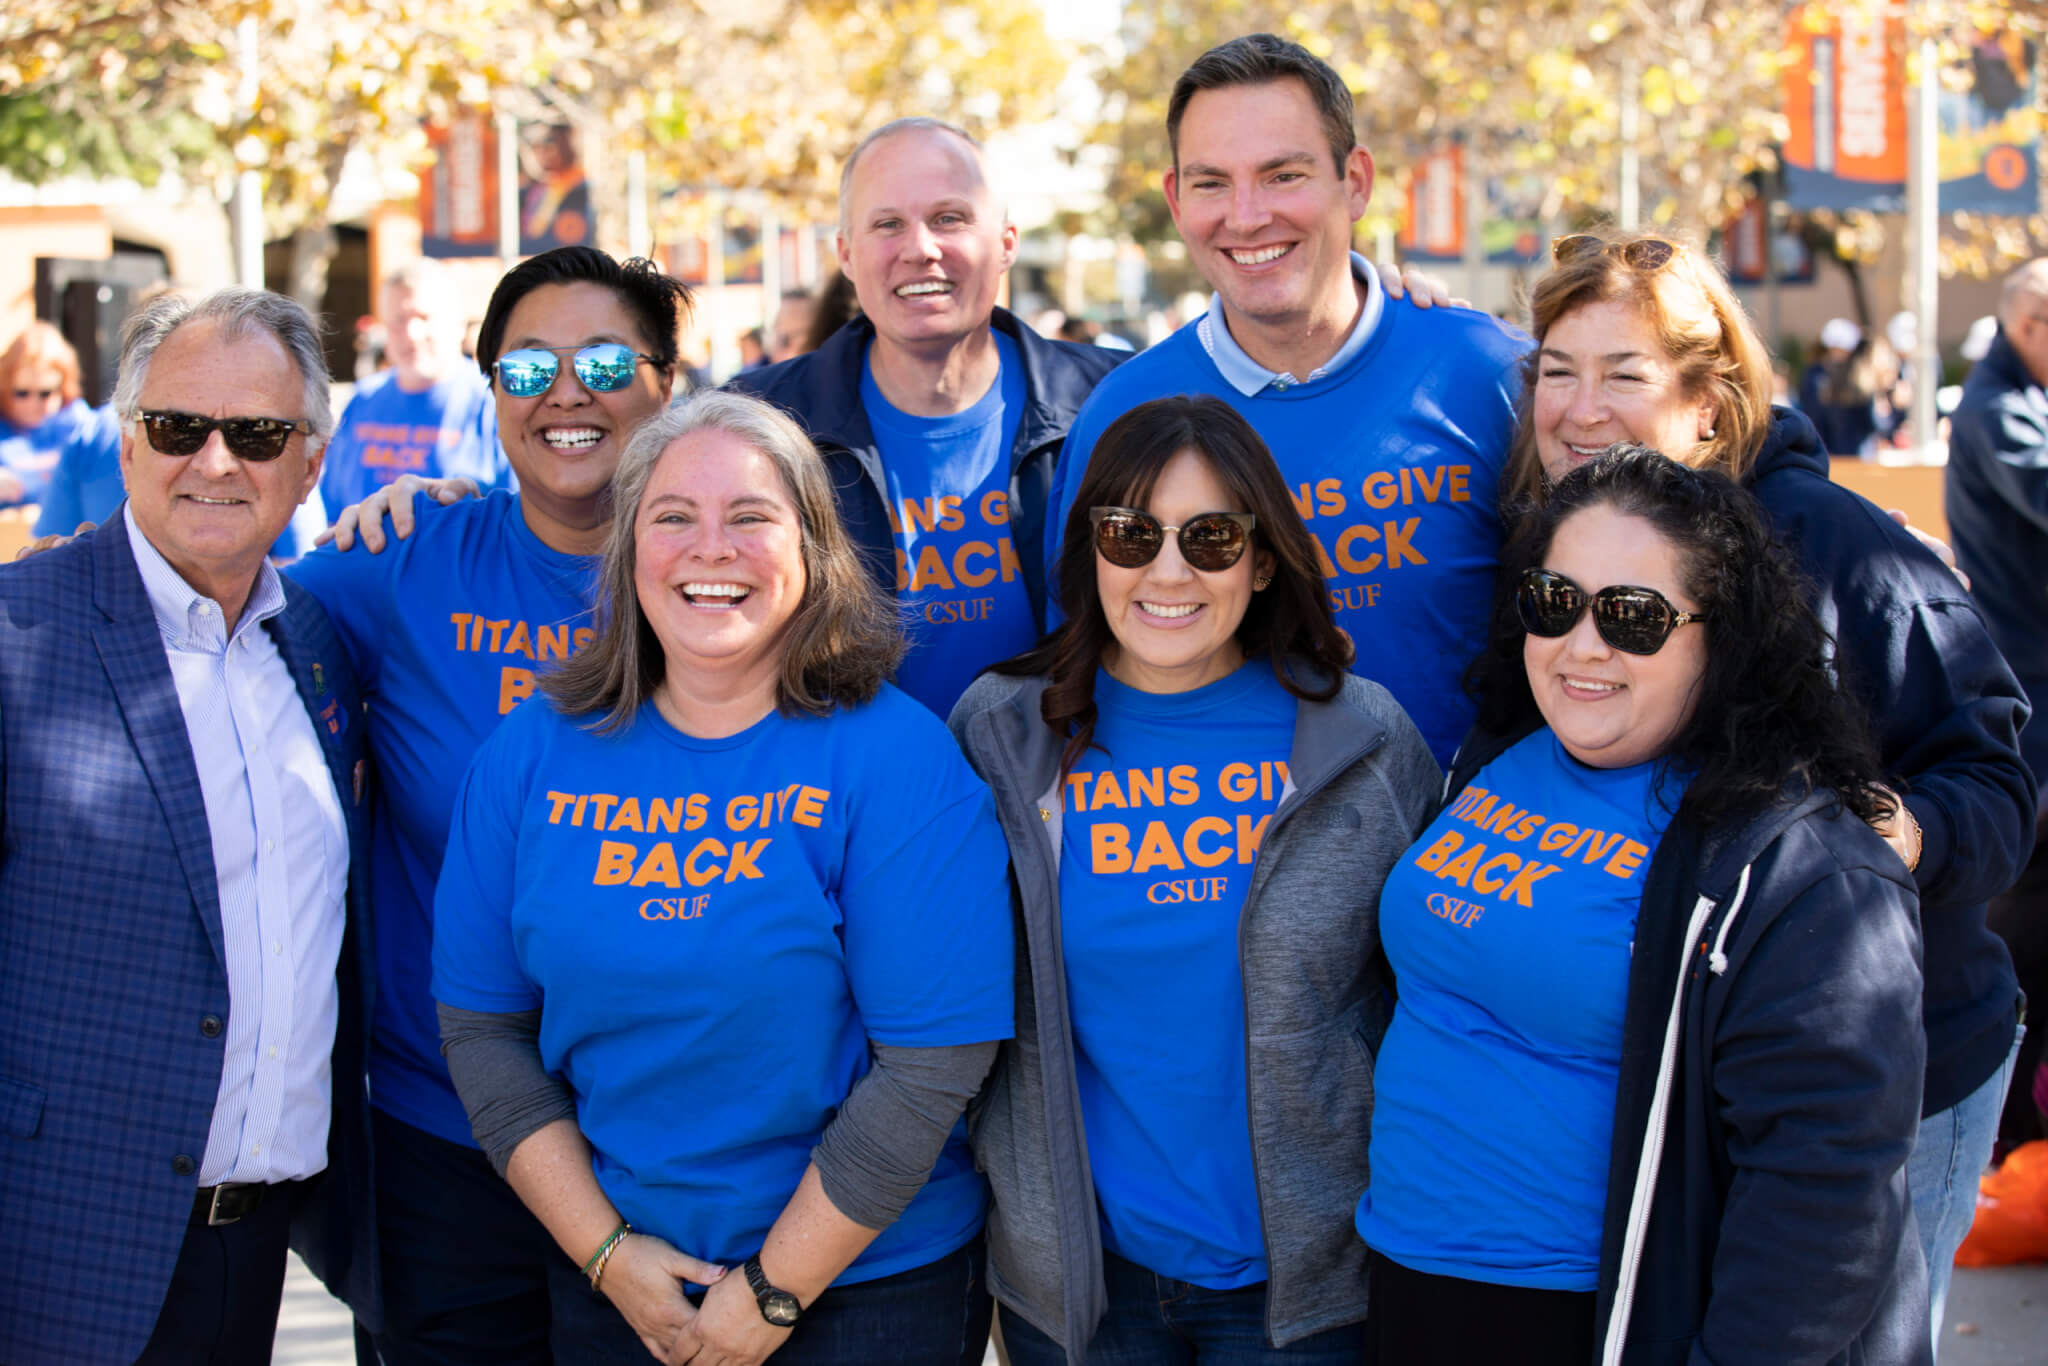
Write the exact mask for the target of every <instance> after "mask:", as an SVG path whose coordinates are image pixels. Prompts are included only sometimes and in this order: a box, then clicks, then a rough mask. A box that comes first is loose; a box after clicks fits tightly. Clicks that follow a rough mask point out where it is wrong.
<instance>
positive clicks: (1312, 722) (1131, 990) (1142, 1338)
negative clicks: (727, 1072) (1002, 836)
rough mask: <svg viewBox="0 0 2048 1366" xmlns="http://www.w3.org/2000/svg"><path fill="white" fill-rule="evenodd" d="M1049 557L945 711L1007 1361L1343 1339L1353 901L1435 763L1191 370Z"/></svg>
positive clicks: (1350, 1189) (1363, 1090)
mask: <svg viewBox="0 0 2048 1366" xmlns="http://www.w3.org/2000/svg"><path fill="white" fill-rule="evenodd" d="M1058 578H1059V583H1060V591H1061V595H1062V607H1063V609H1064V612H1065V622H1064V624H1063V625H1062V626H1061V627H1060V629H1059V630H1058V631H1057V632H1055V633H1054V634H1053V635H1052V636H1050V637H1048V638H1047V639H1046V640H1045V641H1044V642H1043V643H1042V644H1041V645H1040V646H1039V647H1038V648H1037V649H1035V650H1033V651H1031V652H1030V653H1028V654H1026V655H1024V656H1022V657H1021V658H1018V659H1016V660H1013V661H1011V662H1009V663H1007V664H1004V665H1001V666H998V668H997V669H996V670H994V671H993V672H992V673H990V674H986V675H984V676H983V677H982V678H981V679H980V680H979V681H978V682H977V683H976V684H975V685H974V687H973V688H972V689H970V690H969V691H968V693H967V695H966V696H965V697H964V698H962V700H961V702H960V704H959V705H958V707H956V708H955V710H954V712H953V718H952V725H953V729H954V733H955V734H956V735H957V736H958V737H959V738H960V740H961V743H962V745H963V747H964V748H965V750H966V752H967V755H968V758H969V760H970V762H972V763H973V764H974V765H975V767H976V769H977V770H978V771H979V772H980V773H981V774H982V775H983V776H984V777H985V778H986V779H987V780H988V782H989V784H990V786H991V787H992V788H993V789H994V792H995V795H996V803H997V809H998V811H999V813H1000V814H1001V816H1002V818H1003V826H1004V830H1005V832H1006V833H1007V835H1008V837H1009V842H1010V858H1011V863H1012V867H1013V870H1014V871H1013V901H1014V906H1015V912H1016V916H1017V921H1018V925H1019V927H1020V929H1019V932H1020V934H1021V938H1020V940H1019V957H1018V964H1017V1026H1018V1028H1017V1037H1016V1040H1015V1042H1014V1043H1011V1044H1006V1045H1004V1048H1003V1050H1002V1054H1001V1056H1000V1060H999V1062H998V1064H997V1068H996V1071H995V1073H994V1074H993V1076H992V1077H991V1080H990V1083H989V1087H988V1089H987V1092H986V1094H985V1096H984V1098H983V1100H982V1102H981V1106H980V1110H979V1112H978V1115H977V1116H976V1119H975V1122H974V1143H975V1150H976V1156H977V1158H978V1160H979V1161H980V1163H981V1165H982V1167H983V1168H984V1169H985V1170H986V1171H987V1173H988V1176H989V1182H990V1185H991V1188H992V1190H993V1193H994V1197H995V1203H994V1207H993V1209H992V1210H991V1212H990V1215H989V1256H990V1288H991V1289H992V1290H994V1292H995V1294H996V1297H997V1300H998V1302H999V1303H1000V1305H1001V1313H1002V1318H1003V1338H1004V1342H1005V1343H1006V1344H1007V1346H1008V1349H1009V1354H1010V1360H1011V1362H1012V1363H1014V1364H1015V1366H1059V1364H1061V1363H1082V1362H1088V1361H1114V1362H1119V1363H1125V1362H1143V1363H1151V1362H1158V1363H1168V1362H1200V1361H1216V1360H1227V1361H1229V1362H1233V1363H1242V1362H1259V1361H1269V1360H1270V1361H1274V1362H1281V1361H1286V1362H1301V1363H1314V1362H1331V1363H1336V1362H1345V1363H1349V1362H1353V1361H1355V1360H1357V1355H1358V1352H1359V1350H1360V1348H1361V1346H1362V1344H1363V1330H1362V1327H1361V1323H1360V1321H1361V1320H1362V1319H1363V1318H1364V1315H1365V1280H1364V1274H1363V1273H1364V1250H1363V1249H1362V1248H1361V1247H1360V1246H1359V1245H1358V1244H1357V1241H1356V1240H1355V1239H1354V1238H1353V1237H1352V1236H1351V1230H1350V1222H1349V1221H1350V1210H1351V1206H1352V1203H1353V1202H1354V1201H1355V1200H1356V1199H1357V1196H1358V1192H1359V1191H1360V1190H1361V1189H1363V1187H1364V1185H1365V1176H1366V1171H1365V1147H1364V1143H1363V1135H1364V1133H1365V1130H1366V1126H1367V1125H1368V1123H1369V1122H1370V1119H1371V1115H1372V1052H1373V1049H1374V1047H1375V1046H1376V1045H1377V1043H1378V1040H1379V1035H1380V1031H1381V1029H1382V1028H1383V1027H1384V1023H1385V1020H1386V1017H1387V1011H1388V994H1389V983H1388V982H1387V980H1386V977H1385V974H1384V972H1383V971H1382V960H1381V959H1380V956H1379V953H1378V936H1377V931H1376V928H1375V924H1374V905H1375V901H1376V899H1377V896H1378V892H1379V885H1380V881H1381V879H1382V877H1383V876H1384V875H1385V873H1386V870H1387V868H1388V867H1389V866H1390V865H1391V864H1392V862H1393V860H1394V859H1395V858H1396V857H1397V856H1398V854H1399V852H1400V850H1401V849H1402V848H1404V847H1405V846H1406V844H1407V842H1408V841H1409V840H1410V839H1412V838H1413V836H1414V835H1415V833H1416V832H1417V831H1418V830H1419V829H1420V827H1421V822H1422V819H1423V816H1424V813H1425V812H1426V811H1427V810H1428V809H1429V808H1430V806H1431V804H1432V802H1433V800H1434V798H1435V794H1436V789H1437V784H1438V782H1439V780H1440V778H1441V774H1440V772H1439V771H1438V769H1437V767H1436V764H1435V762H1434V761H1433V760H1432V759H1431V757H1430V753H1429V749H1428V747H1427V746H1426V745H1425V744H1424V742H1423V739H1422V736H1421V734H1420V733H1419V732H1418V731H1417V730H1416V728H1415V726H1414V724H1413V723H1412V722H1411V721H1410V720H1409V719H1408V717H1407V715H1406V714H1405V713H1404V712H1403V711H1402V710H1401V709H1400V707H1399V706H1398V705H1396V704H1395V703H1394V701H1393V700H1392V698H1390V697H1389V696H1388V694H1387V693H1386V691H1385V690H1384V689H1382V688H1381V687H1380V686H1379V685H1377V684H1374V683H1369V682H1366V681H1364V680H1363V679H1359V678H1356V677H1352V676H1351V675H1349V674H1348V673H1347V672H1346V670H1347V668H1348V666H1349V665H1350V662H1351V658H1352V643H1351V641H1350V640H1348V639H1347V638H1346V637H1345V636H1344V634H1343V633H1342V632H1340V631H1339V630H1338V629H1337V627H1336V624H1335V623H1334V621H1333V620H1332V618H1331V613H1330V606H1329V599H1328V596H1327V594H1328V590H1327V588H1326V587H1325V585H1324V583H1323V577H1322V574H1321V572H1320V570H1319V568H1318V564H1317V554H1316V548H1315V543H1314V541H1313V540H1312V539H1310V537H1309V534H1308V531H1307V529H1306V528H1305V527H1304V526H1303V524H1302V521H1301V517H1300V516H1299V514H1298V513H1297V512H1296V510H1295V507H1294V504H1293V503H1292V502H1291V501H1290V499H1289V497H1288V493H1287V489H1286V487H1285V486H1284V485H1283V484H1282V482H1281V480H1280V476H1279V473H1278V471H1277V469H1276V468H1275V467H1274V464H1273V461H1272V458H1271V456H1270V455H1269V454H1268V452H1267V450H1266V447H1265V445H1264V443H1263V442H1261V441H1260V440H1259V438H1258V435H1257V434H1256V433H1255V432H1254V431H1253V430H1252V429H1251V427H1250V426H1249V425H1248V424H1247V423H1246V422H1245V420H1244V418H1243V417H1241V416H1240V415H1239V414H1238V413H1237V412H1236V411H1235V410H1234V409H1232V408H1231V407H1230V406H1229V405H1228V404H1226V403H1224V402H1223V401H1222V400H1220V399H1216V398H1210V397H1200V398H1167V399H1159V400H1156V401H1154V402H1150V403H1145V404H1141V405H1139V406H1138V407H1136V408H1133V409H1132V410H1131V411H1130V412H1128V413H1126V414H1124V415H1123V416H1122V417H1121V418H1119V419H1117V420H1116V422H1114V423H1113V424H1111V426H1110V427H1109V428H1108V429H1107V430H1106V431H1105V432H1104V434H1103V436H1102V439H1101V441H1100V442H1099V443H1098V444H1097V446H1096V448H1095V453H1094V457H1093V459H1092V460H1091V461H1090V462H1089V466H1088V471H1087V474H1086V477H1085V478H1084V480H1083V481H1082V484H1081V488H1080V490H1079V493H1078V498H1077V501H1076V503H1075V505H1074V510H1073V513H1072V516H1071V518H1070V519H1069V522H1068V526H1067V528H1066V538H1065V548H1064V550H1063V551H1062V553H1061V559H1060V564H1059V573H1058ZM1364 644H1365V647H1366V648H1368V649H1370V648H1371V644H1372V643H1371V641H1370V640H1367V641H1366V642H1364Z"/></svg>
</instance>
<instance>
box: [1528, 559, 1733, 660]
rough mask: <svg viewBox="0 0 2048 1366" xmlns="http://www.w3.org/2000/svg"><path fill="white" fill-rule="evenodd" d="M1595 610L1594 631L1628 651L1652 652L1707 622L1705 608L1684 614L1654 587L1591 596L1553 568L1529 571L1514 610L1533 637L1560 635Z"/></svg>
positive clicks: (1618, 587)
mask: <svg viewBox="0 0 2048 1366" xmlns="http://www.w3.org/2000/svg"><path fill="white" fill-rule="evenodd" d="M1589 605H1590V606H1591V607H1592V609H1593V629H1594V630H1596V631H1598V632H1599V633H1600V639H1602V640H1604V641H1606V642H1607V643H1608V644H1609V645H1612V646H1613V647H1614V648H1615V649H1617V650H1619V651H1621V652H1622V653H1623V654H1625V655H1653V654H1656V653H1657V651H1659V650H1661V649H1663V648H1664V642H1665V641H1667V640H1669V639H1671V633H1672V632H1673V631H1676V630H1677V629H1678V628H1679V627H1681V626H1683V625H1685V624H1686V623H1687V622H1689V621H1705V620H1706V619H1707V614H1706V613H1705V612H1681V611H1679V610H1678V609H1677V608H1675V607H1673V606H1672V605H1671V600H1670V599H1669V598H1667V597H1665V596H1664V595H1663V594H1662V593H1659V592H1658V591H1657V590H1656V589H1654V588H1636V587H1633V586H1631V585H1628V584H1615V585H1612V586H1610V587H1607V588H1603V589H1601V590H1600V591H1599V592H1597V593H1595V594H1593V595H1592V597H1591V598H1588V597H1587V596H1586V590H1585V589H1583V588H1581V587H1579V586H1578V585H1577V584H1575V583H1573V582H1572V581H1571V580H1570V579H1568V578H1566V577H1565V576H1564V575H1562V574H1556V573H1552V572H1551V571H1550V570H1548V569H1524V570H1523V571H1522V582H1521V584H1520V585H1519V586H1518V587H1517V588H1516V589H1515V611H1516V613H1517V614H1518V615H1519V616H1520V617H1521V618H1522V629H1523V630H1525V631H1527V632H1528V633H1529V634H1530V635H1532V636H1543V637H1545V638H1546V639H1555V638H1556V637H1558V636H1561V635H1564V634H1565V633H1567V632H1568V631H1570V630H1571V629H1572V627H1574V626H1576V625H1578V624H1579V614H1580V613H1582V612H1584V611H1585V610H1586V608H1587V607H1588V606H1589Z"/></svg>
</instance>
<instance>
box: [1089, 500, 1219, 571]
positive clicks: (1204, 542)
mask: <svg viewBox="0 0 2048 1366" xmlns="http://www.w3.org/2000/svg"><path fill="white" fill-rule="evenodd" d="M1258 520H1259V519H1258V518H1257V517H1255V516H1253V515H1252V514H1251V513H1249V512H1205V513H1203V514H1202V515H1201V516H1199V517H1190V518H1188V519H1187V521H1185V522H1183V523H1182V524H1181V525H1179V526H1167V525H1165V524H1164V523H1162V522H1161V521H1160V520H1159V519H1158V518H1157V517H1154V516H1153V515H1152V514H1151V513H1149V512H1144V511H1141V510H1139V509H1138V508H1117V507H1100V508H1089V509H1088V521H1089V524H1090V525H1092V526H1093V527H1094V528H1095V550H1096V553H1097V554H1099V555H1101V556H1102V558H1103V559H1105V560H1108V561H1109V562H1110V563H1111V564H1113V565H1115V566H1117V567H1118V568H1119V569H1140V568H1143V567H1144V566H1145V565H1148V564H1150V563H1152V561H1153V560H1155V559H1157V558H1158V557H1159V549H1160V547H1161V546H1163V545H1165V544H1166V533H1167V532H1169V531H1170V532H1172V533H1173V535H1174V539H1175V540H1176V541H1178V542H1179V544H1180V557H1181V558H1182V559H1183V560H1186V561H1187V562H1188V564H1190V565H1191V566H1193V567H1194V568H1196V569H1199V570H1201V571H1202V572H1203V573H1205V574H1220V573H1222V572H1223V571H1224V570H1226V569H1228V568H1230V566H1232V565H1234V564H1236V563H1237V562H1238V561H1239V560H1240V559H1242V558H1243V557H1244V548H1245V547H1246V546H1248V545H1250V544H1251V541H1252V528H1253V527H1254V526H1257V525H1258Z"/></svg>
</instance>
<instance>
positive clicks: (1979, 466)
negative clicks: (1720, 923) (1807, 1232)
mask: <svg viewBox="0 0 2048 1366" xmlns="http://www.w3.org/2000/svg"><path fill="white" fill-rule="evenodd" d="M1946 484H1947V498H1948V523H1949V532H1950V538H1951V539H1952V540H1953V541H1954V543H1955V548H1956V563H1957V564H1958V565H1959V566H1960V567H1961V568H1962V570H1963V572H1965V573H1967V574H1968V575H1969V576H1970V587H1971V592H1972V594H1973V595H1974V596H1975V597H1976V599H1977V607H1978V609H1979V610H1980V611H1981V612H1983V614H1984V619H1985V622H1986V623H1987V624H1988V625H1989V626H1990V628H1991V638H1992V639H1993V640H1994V641H1996V642H1997V643H1998V648H1999V649H2000V650H2003V651H2004V652H2005V658H2006V662H2007V663H2009V664H2011V665H2012V671H2013V673H2014V674H2016V675H2018V677H2019V680H2020V686H2021V687H2023V688H2025V689H2026V691H2027V696H2028V697H2029V698H2030V699H2032V701H2033V703H2034V707H2035V711H2036V719H2035V720H2034V721H2033V722H2032V724H2030V725H2028V726H2027V728H2026V729H2025V730H2023V731H2021V732H2020V752H2021V754H2022V755H2024V756H2025V758H2026V761H2027V766H2028V767H2029V768H2031V769H2033V770H2034V779H2035V781H2036V782H2037V783H2038V782H2041V781H2043V780H2044V779H2048V720H2042V719H2040V717H2039V711H2040V708H2041V706H2042V704H2043V703H2048V257H2043V258H2041V259H2039V260H2034V261H2029V262H2027V264H2025V265H2023V266H2021V267H2020V268H2019V269H2018V270H2016V271H2014V272H2013V273H2012V274H2011V275H2009V276H2007V277H2006V281H2005V289H2004V291H2003V292H2002V293H2001V295H2000V297H1999V303H1998V333H1997V335H1996V336H1995V337H1994V338H1993V339H1992V342H1991V349H1990V350H1989V351H1987V352H1986V353H1985V355H1984V359H1983V360H1981V361H1979V362H1978V363H1977V368H1976V369H1974V370H1972V371H1971V372H1970V378H1969V380H1968V382H1967V383H1965V384H1964V385H1963V398H1962V402H1961V403H1960V404H1959V405H1958V406H1957V408H1956V411H1955V416H1954V419H1953V422H1952V424H1951V427H1950V432H1949V445H1948V474H1947V476H1946ZM2037 810H2038V812H2039V819H2038V821H2037V823H2036V825H2035V841H2034V857H2033V860H2032V862H2030V863H2029V864H2028V865H2027V870H2026V872H2025V873H2023V874H2021V876H2020V881H2019V885H2018V886H2016V887H2014V888H2013V889H2012V891H2011V892H2009V893H2007V894H2006V895H2005V896H2003V897H2000V898H1998V899H1997V900H1996V901H1993V902H1992V903H1991V913H1990V923H1991V927H1992V928H1993V929H1994V930H1996V931H1998V933H2000V934H2001V935H2003V936H2004V937H2005V941H2006V944H2007V946H2008V947H2009V948H2010V949H2011V950H2012V958H2013V966H2014V968H2015V969H2016V970H2017V971H2018V973H2019V979H2020V985H2021V987H2023V988H2024V989H2025V990H2026V992H2027V994H2028V996H2029V997H2030V998H2031V999H2033V1000H2034V1001H2037V1002H2038V1001H2048V802H2044V803H2043V805H2042V806H2041V807H2039V808H2037ZM2044 1033H2048V1031H2043V1030H2039V1029H2036V1030H2032V1031H2030V1032H2029V1037H2028V1038H2027V1040H2026V1042H2025V1043H2024V1044H2023V1045H2022V1047H2021V1051H2020V1055H2019V1060H2018V1065H2017V1067H2016V1069H2015V1072H2014V1075H2015V1076H2016V1077H2017V1078H2018V1079H2019V1081H2018V1084H2016V1085H2015V1086H2014V1087H2013V1088H2012V1090H2013V1095H2012V1097H2011V1098H2010V1099H2009V1101H2008V1102H2007V1104H2006V1107H2005V1118H2004V1122H2003V1123H2002V1124H2001V1126H2000V1130H1999V1137H2000V1138H2001V1139H2003V1140H2005V1141H2006V1142H2008V1143H2018V1142H2025V1141H2027V1140H2029V1139H2035V1138H2040V1137H2043V1134H2042V1132H2041V1126H2040V1122H2039V1118H2038V1111H2037V1110H2036V1108H2035V1105H2034V1101H2033V1098H2032V1094H2031V1092H2032V1085H2031V1083H2032V1081H2033V1076H2034V1071H2035V1068H2036V1067H2037V1066H2038V1064H2039V1063H2040V1060H2041V1056H2042V1038H2043V1035H2044Z"/></svg>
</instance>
